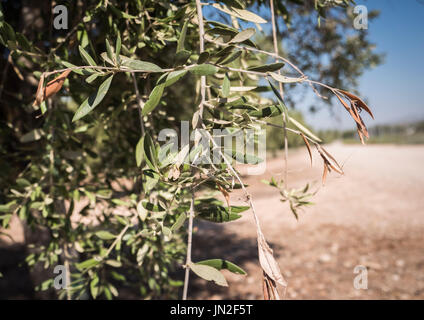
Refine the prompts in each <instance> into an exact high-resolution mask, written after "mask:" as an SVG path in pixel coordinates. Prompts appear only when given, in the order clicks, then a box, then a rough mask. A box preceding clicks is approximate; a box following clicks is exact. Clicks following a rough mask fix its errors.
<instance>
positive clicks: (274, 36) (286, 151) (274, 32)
mask: <svg viewBox="0 0 424 320" xmlns="http://www.w3.org/2000/svg"><path fill="white" fill-rule="evenodd" d="M269 5H270V9H271V24H272V39H273V43H274V52H275V55H276V56H277V57H278V56H279V54H278V39H277V26H276V24H275V12H274V0H270V1H269ZM275 61H278V58H275ZM278 74H279V75H281V71H280V70H278ZM278 85H279V88H280V95H281V98H282V99H283V98H284V90H283V84H282V83H281V82H280V81H279V82H278ZM287 120H288V119H286V113H285V112H283V126H284V134H283V139H284V185H285V187H286V188H287V183H288V181H287V180H288V179H287V176H288V159H289V143H288V139H287V129H286V128H287Z"/></svg>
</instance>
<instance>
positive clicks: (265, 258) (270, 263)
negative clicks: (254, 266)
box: [257, 230, 287, 287]
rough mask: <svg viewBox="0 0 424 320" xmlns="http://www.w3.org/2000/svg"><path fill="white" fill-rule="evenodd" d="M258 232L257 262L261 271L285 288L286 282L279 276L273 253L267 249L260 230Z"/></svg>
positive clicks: (279, 272)
mask: <svg viewBox="0 0 424 320" xmlns="http://www.w3.org/2000/svg"><path fill="white" fill-rule="evenodd" d="M257 231H258V251H259V262H260V264H261V267H262V270H263V271H264V272H265V273H266V274H267V276H268V277H269V278H271V279H272V280H274V281H275V282H276V283H278V284H280V285H281V286H283V287H286V286H287V282H286V281H285V280H284V278H283V275H282V274H281V271H280V267H279V266H278V263H277V261H276V260H275V258H274V255H273V251H272V249H271V248H270V247H269V245H268V243H267V242H266V240H265V237H264V235H263V234H262V232H261V231H260V230H257Z"/></svg>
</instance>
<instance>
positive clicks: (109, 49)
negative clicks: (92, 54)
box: [105, 39, 115, 62]
mask: <svg viewBox="0 0 424 320" xmlns="http://www.w3.org/2000/svg"><path fill="white" fill-rule="evenodd" d="M105 41H106V51H107V56H108V58H109V60H110V61H112V62H114V61H115V57H114V55H113V51H112V47H111V46H110V43H109V40H107V39H106V40H105Z"/></svg>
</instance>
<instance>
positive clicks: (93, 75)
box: [85, 73, 102, 83]
mask: <svg viewBox="0 0 424 320" xmlns="http://www.w3.org/2000/svg"><path fill="white" fill-rule="evenodd" d="M100 76H102V74H101V73H95V74H92V75H91V76H89V77H88V78H87V79H85V82H87V83H92V82H93V81H94V80H96V79H97V78H98V77H100Z"/></svg>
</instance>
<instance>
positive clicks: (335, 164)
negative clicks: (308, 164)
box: [315, 144, 344, 174]
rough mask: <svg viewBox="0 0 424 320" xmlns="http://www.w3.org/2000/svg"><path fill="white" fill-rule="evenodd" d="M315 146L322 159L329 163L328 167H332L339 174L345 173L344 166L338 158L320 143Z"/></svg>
mask: <svg viewBox="0 0 424 320" xmlns="http://www.w3.org/2000/svg"><path fill="white" fill-rule="evenodd" d="M315 146H316V148H317V150H318V152H319V154H320V155H321V157H322V159H323V160H324V162H325V163H327V165H328V167H329V168H328V169H330V168H331V169H333V170H334V171H336V172H337V173H339V174H344V172H343V169H342V167H341V166H340V165H339V164H338V162H337V160H336V159H335V158H334V157H333V156H332V155H331V154H330V153H329V152H328V151H327V150H325V149H324V148H323V147H322V146H320V145H319V144H315Z"/></svg>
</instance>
